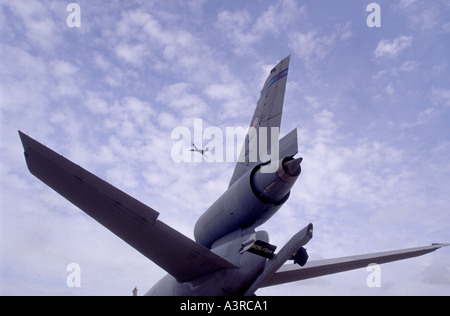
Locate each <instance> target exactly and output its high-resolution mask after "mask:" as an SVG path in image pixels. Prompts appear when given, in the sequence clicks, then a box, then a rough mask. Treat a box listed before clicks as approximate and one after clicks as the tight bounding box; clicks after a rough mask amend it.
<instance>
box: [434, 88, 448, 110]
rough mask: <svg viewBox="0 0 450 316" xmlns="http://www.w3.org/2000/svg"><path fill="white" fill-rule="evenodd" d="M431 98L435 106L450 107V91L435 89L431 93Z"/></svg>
mask: <svg viewBox="0 0 450 316" xmlns="http://www.w3.org/2000/svg"><path fill="white" fill-rule="evenodd" d="M431 98H432V101H433V103H434V104H436V105H438V106H440V105H443V106H445V107H450V89H445V88H435V89H433V90H432V92H431Z"/></svg>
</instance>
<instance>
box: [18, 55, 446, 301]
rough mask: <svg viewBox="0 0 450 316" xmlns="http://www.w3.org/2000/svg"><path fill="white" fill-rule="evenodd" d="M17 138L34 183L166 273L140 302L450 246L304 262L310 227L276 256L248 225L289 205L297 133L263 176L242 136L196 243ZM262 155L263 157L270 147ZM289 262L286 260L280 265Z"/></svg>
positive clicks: (268, 102) (271, 109)
mask: <svg viewBox="0 0 450 316" xmlns="http://www.w3.org/2000/svg"><path fill="white" fill-rule="evenodd" d="M289 60H290V59H289V56H288V57H286V58H285V59H283V60H282V61H281V62H280V63H279V64H278V65H276V66H275V68H273V69H272V71H271V72H270V74H269V76H268V78H267V80H266V82H265V83H264V86H263V89H262V90H261V94H260V97H259V101H258V102H257V105H256V109H255V113H254V115H253V116H252V118H251V121H250V122H251V124H250V127H252V129H249V130H252V133H253V131H255V132H256V134H257V136H259V133H260V132H262V130H264V129H266V131H267V130H271V129H272V128H280V125H281V114H282V111H283V102H284V95H285V89H286V81H287V75H288V69H289ZM19 135H20V138H21V140H22V144H23V148H24V151H25V160H26V163H27V166H28V169H29V170H30V172H31V173H32V174H33V175H34V176H36V177H37V178H38V179H40V180H42V181H43V182H44V183H45V184H47V185H48V186H50V187H51V188H52V189H54V190H55V191H56V192H58V193H59V194H61V195H62V196H63V197H65V198H66V199H67V200H69V201H70V202H72V203H73V204H74V205H76V206H77V207H79V208H80V209H82V210H83V211H85V212H86V213H87V214H88V215H90V216H91V217H93V218H94V219H95V220H97V221H98V222H99V223H101V224H102V225H104V226H105V227H106V228H108V229H109V230H110V231H112V232H113V233H114V234H116V235H117V236H119V237H120V238H122V239H123V240H124V241H125V242H127V243H128V244H129V245H130V246H132V247H133V248H135V249H136V250H137V251H139V252H140V253H142V254H143V255H144V256H146V257H147V258H148V259H150V260H152V261H153V262H154V263H156V264H157V265H158V266H160V267H161V268H162V269H164V270H166V271H167V273H168V274H167V275H166V276H165V277H163V278H162V279H161V280H160V281H159V282H158V283H156V284H155V285H154V286H153V287H152V288H151V289H150V290H149V291H148V292H147V293H146V295H164V296H167V295H179V296H186V295H192V296H200V295H207V296H211V295H226V296H230V295H244V296H252V295H254V294H255V292H256V291H257V290H258V289H260V288H263V287H268V286H275V285H279V284H285V283H289V282H295V281H301V280H305V279H309V278H315V277H319V276H323V275H328V274H333V273H338V272H343V271H348V270H353V269H358V268H363V267H366V266H367V265H368V264H370V263H377V264H382V263H387V262H392V261H397V260H402V259H407V258H413V257H417V256H421V255H424V254H427V253H430V252H433V251H435V250H437V249H439V248H441V247H445V246H450V244H437V243H434V244H432V245H429V246H422V247H416V248H408V249H399V250H393V251H385V252H378V253H369V254H363V255H356V256H350V257H342V258H334V259H324V260H312V261H308V254H307V252H306V249H305V248H304V246H305V245H306V244H307V243H308V242H309V241H310V240H311V239H312V237H313V224H312V223H310V224H309V225H307V226H306V227H304V228H303V229H301V230H299V232H297V233H296V234H295V235H294V236H293V237H292V238H291V239H290V240H289V241H288V242H287V243H286V244H285V245H284V246H283V247H281V249H280V250H279V251H278V252H277V253H275V250H276V248H277V246H275V245H272V244H270V243H269V234H268V233H267V232H266V231H263V230H257V228H258V227H259V226H260V225H262V224H263V223H265V222H267V221H268V220H269V219H270V218H271V217H272V216H273V215H274V214H275V213H276V212H277V211H278V210H279V209H280V208H281V207H282V206H283V204H284V203H285V202H286V201H287V200H288V198H289V196H290V192H291V189H292V187H293V185H294V183H295V182H296V180H297V178H298V177H299V176H300V173H301V167H300V163H301V162H302V158H300V157H299V158H295V156H296V155H297V153H298V143H297V129H294V130H293V131H291V132H290V133H288V134H287V135H285V136H284V137H283V138H281V139H280V140H279V144H278V146H277V147H278V148H277V147H275V148H277V149H279V155H278V156H277V157H279V163H278V166H279V167H278V169H277V170H276V171H271V172H265V171H263V167H264V166H265V165H267V163H269V161H270V160H269V161H267V160H266V158H264V157H263V155H261V154H260V153H259V150H258V147H257V145H258V142H256V141H251V140H252V139H254V138H252V136H251V135H249V133H247V135H246V138H245V141H244V144H243V145H242V150H241V155H240V157H244V158H245V159H244V160H243V161H239V162H237V163H236V167H235V169H234V172H233V175H232V177H231V180H230V184H229V187H228V189H227V190H226V191H225V192H224V193H223V194H222V196H220V197H219V198H218V199H217V200H216V202H214V203H213V204H212V205H211V206H210V207H209V208H208V209H207V210H206V211H205V212H204V213H203V214H202V215H201V216H200V218H199V219H198V221H197V223H196V224H195V227H194V237H195V241H194V240H192V239H191V238H189V237H187V236H185V235H183V234H182V233H180V232H178V231H176V230H175V229H173V228H172V227H170V226H169V225H167V224H165V223H164V222H162V221H160V220H159V218H158V217H159V212H157V211H156V210H154V209H152V208H151V207H149V206H147V205H145V204H143V203H141V202H140V201H138V200H136V199H135V198H133V197H131V196H130V195H128V194H126V193H125V192H123V191H121V190H119V189H118V188H116V187H114V186H112V185H111V184H109V183H107V182H106V181H104V180H102V179H100V178H98V177H97V176H95V175H93V174H92V173H90V172H89V171H87V170H85V169H83V168H81V167H80V166H78V165H77V164H75V163H73V162H71V161H70V160H68V159H67V158H65V157H63V156H61V155H59V154H57V153H56V152H54V151H53V150H51V149H50V148H48V147H45V146H44V145H42V144H41V143H39V142H37V141H36V140H34V139H32V138H31V137H29V136H27V135H25V134H24V133H22V132H20V131H19ZM266 136H267V135H266ZM266 138H267V137H266ZM268 139H271V137H268ZM264 145H266V144H264ZM193 146H194V149H191V151H194V152H199V153H201V154H202V155H205V152H206V151H209V149H208V148H206V149H204V150H203V149H198V148H197V147H196V146H195V145H193ZM275 146H276V145H275ZM266 149H268V150H267V152H272V149H273V148H271V142H270V141H269V142H268V143H267V147H266ZM255 153H256V154H255ZM252 156H256V158H257V159H256V160H252V159H251V157H252ZM188 185H189V184H188V183H186V186H188ZM184 207H185V206H184ZM302 226H303V225H302ZM343 229H345V227H344V228H343ZM289 260H293V261H294V263H291V264H286V262H287V261H289ZM136 294H137V292H136Z"/></svg>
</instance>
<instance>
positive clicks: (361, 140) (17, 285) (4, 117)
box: [0, 0, 450, 295]
mask: <svg viewBox="0 0 450 316" xmlns="http://www.w3.org/2000/svg"><path fill="white" fill-rule="evenodd" d="M370 2H372V1H360V0H346V1H331V0H320V1H294V0H283V1H205V0H194V1H189V2H188V1H127V2H119V1H95V2H94V1H77V2H76V3H77V4H79V6H80V8H81V20H80V22H81V27H79V28H76V27H75V28H70V27H68V26H67V23H66V20H67V17H68V15H69V14H70V13H69V12H67V11H66V8H67V5H68V4H69V2H68V1H35V0H30V1H3V0H2V1H0V3H1V11H0V30H1V31H0V32H1V37H0V41H1V42H0V44H1V50H0V54H1V55H0V60H1V62H0V78H1V79H0V80H1V81H0V108H1V116H0V120H1V121H0V127H1V132H0V154H1V162H0V173H1V179H2V180H1V189H0V190H1V191H0V194H1V195H0V203H1V204H0V205H1V217H0V219H1V233H0V243H1V248H0V253H1V255H0V264H1V286H0V293H1V294H27V295H80V294H82V295H103V294H104V295H109V294H111V295H129V294H130V293H131V290H132V289H133V288H134V287H135V286H137V287H138V288H139V290H140V293H141V294H143V293H144V292H145V291H147V290H148V289H149V288H150V287H151V286H152V285H153V284H154V283H155V282H157V281H158V280H159V279H160V278H161V277H162V276H164V275H165V272H164V271H163V270H161V269H160V268H158V267H157V266H156V265H154V264H153V263H152V262H150V261H149V260H148V259H146V258H145V257H143V256H142V255H140V254H139V253H138V252H136V251H135V250H134V249H132V248H131V247H129V246H128V245H127V244H125V243H124V242H122V241H121V240H120V239H118V238H117V237H115V236H114V235H113V234H111V233H110V232H109V231H108V230H106V229H105V228H103V227H102V226H101V225H99V224H98V223H96V222H95V221H94V220H92V219H90V218H89V217H88V216H86V215H85V214H84V213H83V212H81V211H79V210H78V209H77V208H76V207H74V206H72V205H71V204H70V203H69V202H67V201H66V200H64V199H63V198H61V197H60V196H58V195H57V194H56V193H54V192H53V191H52V190H50V189H49V188H48V187H46V186H45V185H43V184H42V183H40V182H39V181H38V180H37V179H35V178H34V177H33V176H32V175H31V174H29V172H28V171H27V169H26V165H25V161H24V159H23V149H22V147H21V143H20V140H19V137H18V135H17V130H18V129H20V130H22V131H24V132H26V133H28V134H29V135H30V136H32V137H33V138H35V139H37V140H39V141H41V142H43V143H44V144H46V145H47V146H49V147H51V148H52V149H54V150H55V151H57V152H59V153H62V154H63V155H64V156H66V157H68V158H69V159H71V160H73V161H75V162H76V163H78V164H80V165H81V166H83V167H84V168H86V169H88V170H90V171H91V172H93V173H95V174H97V175H98V176H100V177H101V178H103V179H105V180H107V181H109V182H111V183H112V184H114V185H115V186H117V187H119V188H120V189H122V190H124V191H126V192H128V193H129V194H131V195H133V196H134V197H136V198H138V199H139V200H141V201H142V202H144V203H146V204H148V205H149V206H151V207H152V208H154V209H156V210H158V211H159V212H160V213H161V215H160V219H161V220H162V221H164V222H165V223H166V224H168V225H171V226H172V227H174V228H176V229H178V230H180V231H181V232H183V233H184V234H186V235H187V236H190V237H192V231H193V227H194V224H195V222H196V220H197V218H198V217H199V216H200V215H201V214H202V212H204V210H206V209H207V207H208V206H209V205H210V204H211V203H212V202H214V201H215V199H217V198H218V197H219V196H220V195H221V193H222V192H223V191H224V190H226V188H227V185H228V182H229V179H230V177H231V174H232V171H233V168H234V164H233V163H207V162H203V163H178V164H177V163H175V162H174V161H173V159H172V157H171V148H172V146H173V145H174V144H175V142H176V140H173V139H172V138H171V132H172V131H173V129H174V128H176V127H180V126H184V127H187V128H190V129H193V125H194V120H195V119H201V120H202V122H203V127H204V128H206V127H208V126H215V127H220V128H223V129H225V128H226V127H236V126H248V125H249V123H250V120H251V116H252V114H253V111H254V108H255V105H256V101H257V99H258V96H259V92H260V90H261V88H262V85H263V83H264V80H265V79H266V77H267V75H268V72H269V71H270V69H271V67H273V66H274V65H276V64H277V63H278V62H279V61H280V60H281V59H282V58H284V57H286V56H287V55H291V64H290V71H289V76H288V85H287V92H286V99H285V110H284V114H283V120H282V128H281V134H282V135H283V134H286V133H287V132H289V131H290V130H292V129H293V128H295V127H297V128H298V131H299V149H300V153H299V155H300V156H302V157H303V158H304V162H303V163H302V166H303V172H302V175H301V177H300V179H299V181H298V182H297V184H296V185H295V186H294V189H293V191H292V194H291V197H290V199H289V201H288V202H287V203H286V205H284V206H283V208H282V209H281V210H280V211H279V212H278V214H277V215H275V216H274V217H273V218H272V219H271V220H270V221H269V222H268V223H266V224H265V225H264V226H263V227H261V229H264V230H267V231H268V232H269V235H270V236H271V242H272V243H274V244H277V245H278V246H279V247H281V246H282V245H283V244H284V243H285V242H286V241H287V240H288V239H289V238H290V237H291V236H292V235H293V234H295V233H296V232H297V231H298V230H299V229H301V228H302V227H304V226H306V225H307V224H308V223H309V222H313V223H314V225H315V236H314V238H313V240H312V241H311V242H310V243H309V244H308V251H309V253H310V258H311V259H322V258H333V257H340V256H347V255H354V254H359V253H368V252H376V251H383V250H391V249H396V248H408V247H415V246H421V245H428V244H431V243H432V242H449V241H450V233H449V231H450V229H449V228H450V227H449V226H450V224H449V223H450V216H449V205H450V196H449V194H448V188H449V187H450V129H449V128H448V124H449V122H450V80H449V79H450V78H449V71H450V59H449V57H448V56H449V55H448V52H449V51H450V47H449V46H450V41H449V37H450V19H449V16H450V5H449V4H448V2H446V1H424V0H400V1H380V0H379V1H377V3H378V4H379V5H380V7H381V27H380V28H369V27H368V26H367V24H366V19H367V16H368V15H369V13H368V12H366V7H367V5H368V4H369V3H370ZM205 142H206V140H205ZM72 262H75V263H78V264H79V265H80V267H81V287H80V288H68V287H67V286H66V277H67V276H68V272H66V267H67V265H68V264H70V263H72ZM449 262H450V252H449V251H448V249H441V250H439V251H437V252H435V253H432V254H430V255H427V256H424V257H420V258H416V259H411V260H407V261H402V262H397V263H391V264H388V265H384V266H382V267H381V272H382V281H381V287H380V288H369V287H367V285H366V278H367V277H368V275H369V273H368V272H367V271H365V270H364V269H361V270H357V271H352V272H346V273H343V274H339V275H335V276H327V277H323V278H318V279H313V280H308V281H304V282H298V283H293V284H289V285H284V286H280V287H272V288H267V289H262V290H259V291H258V292H257V294H259V295H264V294H266V295H310V294H313V295H314V294H326V295H352V294H357V295H359V294H362V295H403V294H406V295H413V294H418V295H449V294H450V266H449Z"/></svg>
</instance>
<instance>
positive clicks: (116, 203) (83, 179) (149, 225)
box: [19, 131, 237, 282]
mask: <svg viewBox="0 0 450 316" xmlns="http://www.w3.org/2000/svg"><path fill="white" fill-rule="evenodd" d="M19 135H20V138H21V140H22V144H23V147H24V150H25V160H26V163H27V166H28V169H29V170H30V172H31V173H32V174H33V175H34V176H36V177H37V178H38V179H40V180H41V181H42V182H44V183H45V184H47V185H48V186H49V187H51V188H52V189H53V190H55V191H56V192H58V193H59V194H61V195H62V196H63V197H65V198H66V199H67V200H69V201H70V202H72V203H73V204H74V205H76V206H77V207H79V208H80V209H81V210H83V211H84V212H86V213H87V214H88V215H89V216H91V217H92V218H94V219H95V220H96V221H98V222H99V223H100V224H102V225H103V226H105V227H106V228H108V229H109V230H110V231H112V232H113V233H114V234H116V235H117V236H118V237H120V238H121V239H123V240H124V241H125V242H127V243H128V244H129V245H130V246H132V247H133V248H135V249H136V250H137V251H139V252H140V253H141V254H143V255H144V256H146V257H147V258H149V259H150V260H152V261H153V262H154V263H156V264H157V265H158V266H160V267H161V268H162V269H164V270H166V271H167V272H168V273H170V274H171V275H172V276H173V277H175V278H176V279H177V280H178V281H181V282H184V281H190V280H193V279H196V278H199V277H201V276H204V275H208V274H210V273H213V272H216V271H218V270H221V269H226V268H237V267H236V266H234V265H233V264H231V263H230V262H228V261H227V260H225V259H223V258H222V257H220V256H218V255H216V254H215V253H213V252H212V251H210V250H209V249H207V248H205V247H203V246H202V245H200V244H198V243H196V242H195V241H193V240H192V239H190V238H188V237H186V236H184V235H183V234H181V233H180V232H178V231H176V230H174V229H173V228H171V227H169V226H167V225H166V224H164V223H163V222H161V221H159V220H158V215H159V213H158V212H157V211H155V210H153V209H152V208H150V207H148V206H146V205H145V204H143V203H141V202H139V201H138V200H136V199H134V198H133V197H131V196H129V195H128V194H126V193H125V192H123V191H121V190H119V189H117V188H115V187H114V186H112V185H110V184H109V183H107V182H105V181H104V180H102V179H100V178H98V177H97V176H95V175H93V174H92V173H90V172H88V171H87V170H85V169H83V168H81V167H80V166H78V165H76V164H74V163H73V162H71V161H70V160H68V159H66V158H64V157H63V156H61V155H59V154H57V153H56V152H54V151H52V150H51V149H49V148H47V147H45V146H44V145H42V144H40V143H39V142H37V141H35V140H34V139H32V138H31V137H29V136H27V135H25V134H23V133H22V132H20V131H19Z"/></svg>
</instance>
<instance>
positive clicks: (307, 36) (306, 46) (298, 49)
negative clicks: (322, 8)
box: [289, 23, 352, 67]
mask: <svg viewBox="0 0 450 316" xmlns="http://www.w3.org/2000/svg"><path fill="white" fill-rule="evenodd" d="M351 37H352V32H351V30H350V23H347V24H338V25H336V27H335V30H334V32H333V33H331V34H329V35H324V36H320V35H318V34H317V32H316V31H310V32H307V33H303V32H292V33H291V34H290V36H289V47H290V48H292V49H293V50H294V52H295V53H296V54H297V55H298V56H299V57H300V58H301V59H302V60H303V61H304V62H305V64H306V66H307V67H310V66H312V65H314V63H316V62H318V61H320V60H322V59H323V58H324V57H325V56H326V55H327V54H328V53H329V52H330V51H331V50H332V49H333V47H334V45H336V43H337V42H338V41H343V40H348V39H350V38H351Z"/></svg>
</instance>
